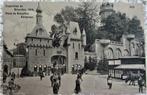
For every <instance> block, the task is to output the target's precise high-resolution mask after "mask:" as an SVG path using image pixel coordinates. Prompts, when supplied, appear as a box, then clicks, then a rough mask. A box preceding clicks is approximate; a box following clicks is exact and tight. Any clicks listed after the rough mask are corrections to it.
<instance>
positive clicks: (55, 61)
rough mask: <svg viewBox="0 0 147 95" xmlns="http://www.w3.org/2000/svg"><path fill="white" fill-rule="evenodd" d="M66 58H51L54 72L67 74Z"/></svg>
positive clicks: (56, 56)
mask: <svg viewBox="0 0 147 95" xmlns="http://www.w3.org/2000/svg"><path fill="white" fill-rule="evenodd" d="M66 61H67V60H66V57H65V56H62V55H55V56H52V57H51V63H52V66H53V69H52V72H53V73H54V72H57V73H61V74H63V73H65V72H66V66H67V62H66Z"/></svg>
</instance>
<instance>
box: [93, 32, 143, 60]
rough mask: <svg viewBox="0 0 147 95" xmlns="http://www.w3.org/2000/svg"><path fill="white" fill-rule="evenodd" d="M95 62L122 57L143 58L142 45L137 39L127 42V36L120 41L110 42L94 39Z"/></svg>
mask: <svg viewBox="0 0 147 95" xmlns="http://www.w3.org/2000/svg"><path fill="white" fill-rule="evenodd" d="M93 50H94V51H95V52H96V56H97V61H99V60H102V59H103V58H104V57H105V58H106V59H118V58H120V57H123V56H144V44H143V43H142V42H140V41H138V40H137V39H135V38H134V39H132V40H131V41H129V40H128V36H125V35H124V36H123V38H122V41H120V42H118V41H111V40H106V39H96V40H95V43H94V44H93Z"/></svg>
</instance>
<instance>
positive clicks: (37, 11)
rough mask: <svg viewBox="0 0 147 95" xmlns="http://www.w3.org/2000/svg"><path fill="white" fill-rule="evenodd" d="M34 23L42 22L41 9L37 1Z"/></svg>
mask: <svg viewBox="0 0 147 95" xmlns="http://www.w3.org/2000/svg"><path fill="white" fill-rule="evenodd" d="M36 13H37V14H36V24H42V9H41V7H40V3H39V2H38V5H37V9H36Z"/></svg>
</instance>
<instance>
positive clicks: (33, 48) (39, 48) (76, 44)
mask: <svg viewBox="0 0 147 95" xmlns="http://www.w3.org/2000/svg"><path fill="white" fill-rule="evenodd" d="M36 12H37V14H36V26H35V27H34V29H33V31H32V32H31V33H29V34H27V36H26V39H25V40H26V45H27V51H28V55H27V60H28V68H29V70H30V71H31V72H39V71H45V72H48V68H49V67H52V66H53V65H55V66H56V68H65V69H66V72H68V73H70V72H71V69H72V66H73V65H74V64H80V65H81V66H82V67H83V66H84V46H85V45H86V34H85V31H84V30H83V31H82V32H81V31H80V29H79V25H78V23H76V22H68V23H67V24H66V25H60V26H55V28H57V30H56V31H55V32H53V31H52V35H51V34H49V33H47V30H46V29H45V28H44V26H43V22H42V10H41V8H40V5H39V4H38V7H37V9H36ZM49 27H53V26H49Z"/></svg>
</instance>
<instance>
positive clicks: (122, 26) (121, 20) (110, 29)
mask: <svg viewBox="0 0 147 95" xmlns="http://www.w3.org/2000/svg"><path fill="white" fill-rule="evenodd" d="M102 23H103V26H101V27H100V28H99V32H100V33H98V35H99V34H101V35H103V37H104V38H106V39H111V40H117V41H118V40H120V38H121V37H122V35H123V34H124V33H125V32H126V31H127V29H128V26H127V25H128V18H127V17H126V14H121V13H115V12H114V13H113V14H111V15H110V16H108V17H107V18H106V19H103V20H102ZM106 34H107V35H106Z"/></svg>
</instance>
